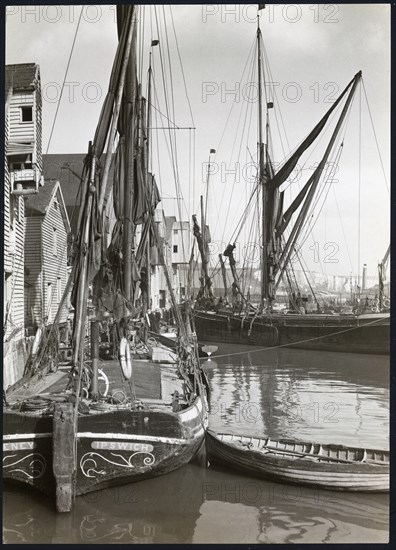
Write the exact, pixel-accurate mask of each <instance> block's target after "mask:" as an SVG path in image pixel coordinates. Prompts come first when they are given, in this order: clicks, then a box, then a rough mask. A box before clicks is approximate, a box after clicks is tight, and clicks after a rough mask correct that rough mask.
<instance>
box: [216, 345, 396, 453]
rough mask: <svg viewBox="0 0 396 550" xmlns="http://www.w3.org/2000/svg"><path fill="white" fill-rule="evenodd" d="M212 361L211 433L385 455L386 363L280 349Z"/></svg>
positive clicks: (380, 359)
mask: <svg viewBox="0 0 396 550" xmlns="http://www.w3.org/2000/svg"><path fill="white" fill-rule="evenodd" d="M234 349H238V347H237V346H234ZM215 359H216V363H217V368H216V369H210V370H209V369H208V370H207V374H208V378H209V381H210V385H211V391H212V394H211V403H212V410H211V416H210V423H211V426H212V427H213V429H215V430H218V431H232V432H235V433H238V432H239V433H246V434H249V435H254V434H257V435H263V434H266V435H269V436H270V437H274V438H277V437H289V438H294V439H302V440H308V441H310V440H315V441H320V442H323V443H340V444H345V445H356V446H362V447H365V446H366V447H376V448H384V449H386V448H389V442H388V433H389V358H387V357H384V356H367V355H354V354H341V353H337V354H332V353H323V352H322V353H317V352H311V351H309V352H307V351H304V350H282V349H281V350H268V351H265V352H257V353H255V352H253V353H252V352H250V353H243V354H239V353H238V352H236V354H235V355H234V354H230V355H229V356H222V357H216V358H215Z"/></svg>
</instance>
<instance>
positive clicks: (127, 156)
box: [3, 5, 207, 512]
mask: <svg viewBox="0 0 396 550" xmlns="http://www.w3.org/2000/svg"><path fill="white" fill-rule="evenodd" d="M137 10H138V8H137V7H136V6H134V5H128V6H117V23H118V37H119V43H118V47H117V52H116V57H115V60H114V64H113V70H112V74H111V78H110V84H109V91H108V94H107V96H106V99H105V103H104V106H103V108H102V112H101V116H100V120H99V124H98V127H97V130H96V133H95V138H94V141H93V142H92V143H90V146H89V151H88V155H87V157H86V161H85V165H84V172H83V176H82V181H81V193H82V200H81V208H80V211H79V219H78V224H77V227H78V229H77V236H76V240H75V243H74V253H73V256H74V261H73V267H72V274H71V276H70V279H69V283H68V286H67V289H66V291H65V293H64V296H63V298H62V302H61V304H60V308H59V311H60V310H61V308H62V306H63V304H64V303H65V299H66V296H67V293H68V292H69V291H71V302H72V305H73V307H74V323H73V334H72V358H71V368H70V376H69V384H68V386H69V388H68V389H67V390H66V388H63V391H60V390H59V388H58V389H57V391H56V392H54V391H53V390H52V391H50V392H47V393H46V394H45V395H43V394H42V393H39V391H38V390H37V394H35V392H34V387H35V386H34V384H37V382H38V381H40V380H44V376H45V375H46V374H47V373H48V372H49V371H50V369H51V368H53V366H54V365H57V364H58V363H59V356H60V348H59V338H58V324H57V323H58V318H59V312H58V315H57V316H56V317H55V319H54V323H53V325H52V327H51V329H50V330H44V329H43V330H42V329H40V330H39V331H38V333H37V338H36V341H35V345H34V353H32V356H31V358H30V360H29V362H28V364H27V366H26V369H25V377H24V380H23V383H24V386H23V388H24V389H26V391H25V393H26V394H28V395H29V397H23V396H22V397H21V398H20V399H13V396H12V395H6V399H5V403H4V407H3V478H4V479H5V480H11V481H15V482H19V483H22V484H28V485H30V486H32V487H34V488H36V489H38V490H40V491H42V492H43V493H45V494H48V495H50V496H51V497H52V498H54V499H55V501H56V508H57V510H58V511H60V512H67V511H70V510H71V508H72V504H73V499H74V497H76V496H78V495H81V494H84V493H88V492H90V491H96V490H98V489H101V488H104V487H109V486H112V485H118V484H121V483H129V482H131V481H134V480H140V479H143V478H147V477H152V476H157V475H161V474H164V473H166V472H169V471H171V470H175V469H176V468H178V467H180V466H182V465H183V464H186V463H187V462H189V461H190V459H191V458H192V457H193V455H194V454H195V453H196V452H197V451H198V449H199V448H200V446H201V445H202V443H203V441H204V435H205V428H206V426H207V397H206V389H207V385H206V384H205V379H204V377H203V374H202V372H201V369H200V365H199V359H198V351H197V342H196V336H195V334H194V332H193V326H192V325H191V318H190V313H189V306H188V303H187V304H186V305H185V307H184V310H183V312H182V311H181V310H180V308H179V307H178V305H177V304H176V300H175V296H174V294H173V292H172V285H171V281H170V277H169V274H168V272H167V268H166V265H165V262H164V258H162V264H163V265H164V274H165V278H166V280H167V284H168V287H169V292H170V295H171V299H172V304H173V308H174V316H175V319H176V324H177V329H178V338H177V344H176V352H177V364H176V366H175V368H174V371H173V372H172V373H171V375H170V376H169V375H168V377H167V384H166V391H165V390H164V388H165V386H164V378H163V373H162V372H161V373H159V374H158V372H157V381H156V387H157V395H154V396H153V395H150V394H149V395H146V399H145V400H143V399H141V398H140V396H139V394H138V393H137V392H136V383H137V380H136V374H137V371H138V370H139V365H140V371H141V374H140V379H142V378H143V380H144V378H145V377H147V378H149V377H150V376H151V375H152V373H153V371H154V370H155V368H156V365H154V364H153V363H152V362H150V361H147V362H146V363H143V367H142V365H141V364H140V363H139V362H137V361H135V360H134V359H133V353H132V352H133V345H132V344H131V342H130V341H129V340H128V339H127V336H128V333H129V330H130V329H133V332H134V333H136V334H138V335H140V336H139V337H140V339H141V341H142V342H143V343H144V342H145V341H147V335H148V322H147V317H148V316H147V311H148V309H149V302H148V299H149V298H148V296H149V292H148V288H149V284H150V281H149V276H150V249H151V247H152V246H156V247H157V249H158V251H159V254H160V255H161V254H162V252H161V251H162V248H161V245H162V243H161V242H160V239H159V237H158V234H157V230H156V226H155V223H154V209H155V206H156V204H157V203H158V201H159V194H158V190H157V189H156V185H155V180H154V177H153V176H152V175H151V174H150V173H149V172H148V147H149V142H150V133H149V128H150V116H151V115H150V101H147V102H146V100H145V99H144V98H143V97H142V95H141V84H140V83H139V82H138V79H137V55H136V51H137V32H138V24H137V21H138V17H137ZM156 44H158V41H153V43H152V46H154V45H156ZM150 80H151V68H150V69H149V87H148V88H149V94H150V89H151V88H150ZM149 97H150V96H149ZM147 105H148V109H147V113H146V107H147ZM106 144H107V150H106V151H105V147H106ZM114 149H116V152H115V153H114ZM111 163H114V173H115V177H114V180H113V181H112V180H111V179H110V178H109V171H110V166H111ZM111 193H112V197H113V200H112V201H111V200H110V197H111ZM111 208H112V209H113V213H112V215H113V216H114V217H115V218H116V223H115V226H114V228H113V231H112V233H111V242H110V244H108V242H107V240H106V239H107V233H109V232H110V231H109V228H108V226H107V225H106V224H107V223H108V220H109V218H110V215H109V209H111ZM110 212H111V210H110ZM139 224H140V225H142V231H141V238H140V241H139V242H137V239H136V227H137V225H139ZM135 245H136V249H137V250H136V254H135V253H134V250H135ZM89 312H91V314H90V313H89ZM110 315H111V316H112V317H113V318H114V323H115V328H116V329H117V331H116V332H117V334H118V336H119V340H120V342H119V345H120V348H119V349H120V352H119V353H120V363H121V364H120V365H116V367H117V368H118V370H119V374H120V377H121V382H122V383H121V385H120V387H118V388H116V390H117V391H116V392H115V393H114V391H113V392H111V394H109V395H102V394H101V393H100V388H99V379H98V363H99V323H100V322H101V321H102V320H105V319H106V318H108V317H109V316H110ZM88 327H89V330H90V333H91V344H89V342H87V339H86V334H87V330H88ZM90 348H91V349H90ZM131 348H132V349H131ZM120 367H121V368H120ZM157 367H158V366H157ZM121 369H122V376H121ZM65 386H66V384H65ZM29 387H30V388H31V391H30V392H29V391H28V389H29Z"/></svg>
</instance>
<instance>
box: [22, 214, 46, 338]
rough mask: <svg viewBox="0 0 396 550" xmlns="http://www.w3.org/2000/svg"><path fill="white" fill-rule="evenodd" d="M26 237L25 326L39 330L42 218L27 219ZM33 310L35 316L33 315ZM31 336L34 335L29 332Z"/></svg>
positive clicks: (40, 312)
mask: <svg viewBox="0 0 396 550" xmlns="http://www.w3.org/2000/svg"><path fill="white" fill-rule="evenodd" d="M25 223H26V235H25V265H26V268H27V270H28V273H27V274H26V275H25V282H26V286H27V288H26V293H27V296H26V300H25V324H26V327H27V328H28V329H33V328H37V327H38V326H40V324H41V319H42V316H43V286H42V273H41V272H42V269H41V266H42V245H41V226H42V223H43V220H42V218H40V217H26V218H25ZM32 310H33V315H32ZM29 333H30V334H34V332H33V331H32V330H29Z"/></svg>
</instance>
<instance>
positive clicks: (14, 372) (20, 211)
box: [3, 63, 43, 389]
mask: <svg viewBox="0 0 396 550" xmlns="http://www.w3.org/2000/svg"><path fill="white" fill-rule="evenodd" d="M5 73H6V74H5V94H6V106H5V170H4V176H5V177H4V281H3V283H4V286H3V288H4V290H3V293H4V294H3V296H4V310H3V311H4V314H3V364H4V368H3V384H4V388H5V389H7V388H8V387H9V386H12V385H13V384H15V383H16V382H17V381H18V380H19V379H20V378H21V377H22V375H23V370H24V366H25V363H26V359H27V355H26V345H25V322H24V286H25V254H24V248H25V241H24V238H25V205H24V197H27V196H31V195H33V194H35V193H37V192H38V189H39V186H40V184H42V183H43V178H42V120H41V109H42V100H41V83H40V69H39V66H38V65H36V64H35V63H26V64H20V65H7V66H6V71H5Z"/></svg>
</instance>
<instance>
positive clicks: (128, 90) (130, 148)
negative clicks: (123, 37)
mask: <svg viewBox="0 0 396 550" xmlns="http://www.w3.org/2000/svg"><path fill="white" fill-rule="evenodd" d="M131 24H132V25H133V28H134V29H133V30H134V32H133V38H132V46H131V50H130V55H129V60H128V66H127V71H126V82H125V91H124V102H125V103H124V106H125V108H124V128H125V136H124V139H125V141H124V143H125V151H124V152H125V156H124V178H125V179H124V212H123V213H124V229H123V260H124V262H123V263H124V265H123V269H124V272H123V287H124V296H125V298H126V299H127V300H128V301H130V300H131V299H132V294H133V290H132V247H133V244H134V227H133V220H132V205H133V201H134V197H133V195H134V185H135V170H134V163H135V156H136V146H135V139H136V137H137V132H136V122H137V121H136V118H137V117H138V116H139V114H140V113H139V110H140V109H139V107H138V109H136V95H137V91H138V90H137V89H136V20H135V18H134V19H133V21H132V22H131ZM139 99H140V96H139ZM137 111H138V112H137Z"/></svg>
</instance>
